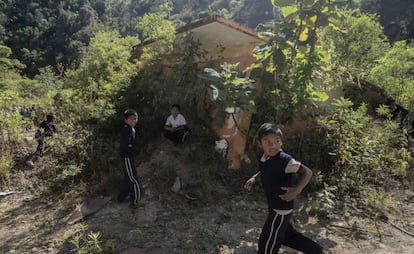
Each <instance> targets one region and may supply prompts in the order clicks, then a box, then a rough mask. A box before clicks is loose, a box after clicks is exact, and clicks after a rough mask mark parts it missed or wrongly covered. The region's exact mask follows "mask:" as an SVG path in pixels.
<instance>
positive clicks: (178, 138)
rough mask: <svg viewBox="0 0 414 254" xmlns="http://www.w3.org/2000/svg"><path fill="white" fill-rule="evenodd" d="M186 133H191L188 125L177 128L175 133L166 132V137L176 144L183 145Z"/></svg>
mask: <svg viewBox="0 0 414 254" xmlns="http://www.w3.org/2000/svg"><path fill="white" fill-rule="evenodd" d="M185 132H190V128H188V127H187V125H184V126H181V127H178V128H176V130H175V131H174V132H171V131H167V130H164V136H165V137H166V138H168V139H170V140H171V141H173V142H174V143H176V144H179V143H183V136H184V133H185Z"/></svg>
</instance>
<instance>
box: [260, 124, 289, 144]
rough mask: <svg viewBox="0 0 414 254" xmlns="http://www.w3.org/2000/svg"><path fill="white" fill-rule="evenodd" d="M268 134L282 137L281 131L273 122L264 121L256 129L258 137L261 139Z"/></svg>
mask: <svg viewBox="0 0 414 254" xmlns="http://www.w3.org/2000/svg"><path fill="white" fill-rule="evenodd" d="M268 134H275V135H277V136H279V137H281V138H282V137H283V133H282V131H281V130H280V129H279V128H277V127H276V125H274V124H273V123H264V124H262V126H260V128H259V131H258V134H257V135H258V139H259V140H262V138H263V137H264V136H266V135H268Z"/></svg>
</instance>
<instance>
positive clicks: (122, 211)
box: [0, 155, 414, 254]
mask: <svg viewBox="0 0 414 254" xmlns="http://www.w3.org/2000/svg"><path fill="white" fill-rule="evenodd" d="M156 157H161V156H159V155H158V156H154V158H156ZM164 157H165V156H164ZM164 159H165V158H164ZM166 159H167V160H170V159H169V158H168V157H167V158H166ZM149 164H150V163H149ZM149 164H148V165H149ZM146 165H147V164H143V165H142V167H144V168H141V169H140V170H139V171H138V172H141V174H145V171H148V172H150V171H151V169H150V168H146V167H147V166H146ZM23 167H24V166H23ZM35 170H36V169H32V168H29V167H27V168H22V169H20V170H18V171H16V172H14V173H13V177H12V179H11V181H10V182H11V184H10V187H9V189H7V190H0V191H15V192H16V193H14V194H11V195H8V196H0V253H5V254H6V253H76V251H75V248H74V245H73V244H72V243H71V240H72V239H73V236H74V235H75V233H76V232H79V224H80V223H77V224H74V225H69V224H68V223H67V219H68V216H69V214H70V212H71V211H69V210H65V207H68V205H67V204H62V202H63V201H61V200H53V199H48V198H45V196H47V195H44V190H42V186H38V185H37V183H36V172H35ZM143 182H144V190H145V194H144V196H143V200H142V202H141V204H140V207H139V208H138V209H137V210H134V211H131V209H129V208H128V203H122V204H119V203H117V202H115V201H113V200H110V201H109V202H107V203H106V204H105V205H104V207H102V209H100V210H99V211H98V212H97V213H95V214H93V215H91V216H89V217H86V218H85V219H84V220H83V221H82V222H83V223H84V224H87V225H88V232H89V231H93V232H100V234H101V246H102V248H104V249H105V250H106V252H105V253H122V254H127V253H135V254H157V253H158V254H162V253H164V254H166V253H173V254H181V253H182V254H192V253H194V254H204V253H218V254H251V253H256V248H257V239H258V237H259V234H260V231H261V227H262V225H263V223H264V221H265V218H266V213H267V207H266V203H265V200H264V197H263V193H262V190H261V189H260V188H257V189H256V190H254V191H252V192H247V191H244V190H243V189H242V183H240V188H239V189H237V188H238V187H236V190H232V192H231V193H233V194H229V195H228V196H227V197H226V198H225V199H224V200H222V201H220V202H215V203H212V204H205V203H202V202H201V201H199V200H195V201H192V200H189V199H188V198H186V197H185V196H184V195H181V194H176V193H173V192H171V191H170V186H167V187H165V186H163V188H159V187H160V186H157V185H152V186H151V185H149V184H147V185H145V182H148V181H146V180H145V179H144V181H143ZM228 188H230V187H228ZM410 188H411V190H410V189H403V188H401V187H396V189H398V190H397V191H395V193H390V194H392V195H393V200H394V202H395V204H394V206H393V207H394V208H393V209H392V210H391V211H388V213H387V216H388V219H389V220H388V222H382V221H379V222H377V225H375V223H374V222H373V221H372V220H370V219H368V216H364V212H363V210H361V209H360V208H359V207H358V206H357V205H353V204H352V202H350V204H349V205H348V207H349V208H348V209H347V210H346V211H335V212H334V213H333V214H330V215H329V219H328V218H326V219H318V218H317V217H315V216H310V215H309V214H308V213H307V211H306V207H308V206H307V204H306V200H305V199H304V198H300V199H299V200H298V201H297V202H296V204H297V209H296V211H295V215H294V221H293V222H294V224H295V225H296V227H297V228H298V229H299V231H301V232H303V233H305V234H306V235H308V236H310V237H311V238H313V239H315V240H316V241H318V242H319V243H320V244H321V245H323V247H324V248H325V249H326V250H327V252H328V253H338V254H354V253H375V254H378V253H379V254H381V253H383V254H386V253H387V254H388V253H403V254H413V253H414V237H413V236H410V235H409V234H407V233H404V232H402V231H401V230H400V229H397V228H396V227H394V226H392V225H391V222H392V223H394V224H396V225H398V226H399V227H401V228H402V229H404V230H406V231H409V232H414V192H413V189H412V187H410ZM162 190H167V191H162ZM229 193H230V192H229ZM48 196H49V197H52V196H53V195H48ZM111 196H112V197H113V196H115V194H111ZM71 202H75V201H71ZM72 205H73V204H72ZM130 248H135V249H134V251H130V252H127V251H126V250H128V249H130ZM281 253H297V252H296V251H294V250H291V249H287V248H284V249H283V250H282V251H281Z"/></svg>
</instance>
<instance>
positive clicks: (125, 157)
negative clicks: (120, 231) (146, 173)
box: [118, 109, 141, 209]
mask: <svg viewBox="0 0 414 254" xmlns="http://www.w3.org/2000/svg"><path fill="white" fill-rule="evenodd" d="M137 123H138V114H137V112H136V111H135V110H132V109H127V110H125V112H124V126H123V127H122V130H121V139H120V145H119V155H120V157H121V164H122V171H123V173H124V181H123V182H122V185H121V186H120V192H119V194H118V202H122V201H124V200H125V198H126V197H127V196H128V194H129V197H130V205H129V207H130V208H132V209H136V208H138V201H139V200H140V199H141V191H140V188H139V183H138V177H137V169H136V166H135V160H134V157H135V156H137V155H138V153H139V151H138V149H137V147H136V145H135V136H136V132H135V129H134V127H135V125H136V124H137Z"/></svg>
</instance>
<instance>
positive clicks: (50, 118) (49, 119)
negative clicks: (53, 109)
mask: <svg viewBox="0 0 414 254" xmlns="http://www.w3.org/2000/svg"><path fill="white" fill-rule="evenodd" d="M54 118H55V116H54V115H52V114H48V115H47V116H46V121H49V122H52V121H53V119H54Z"/></svg>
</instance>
